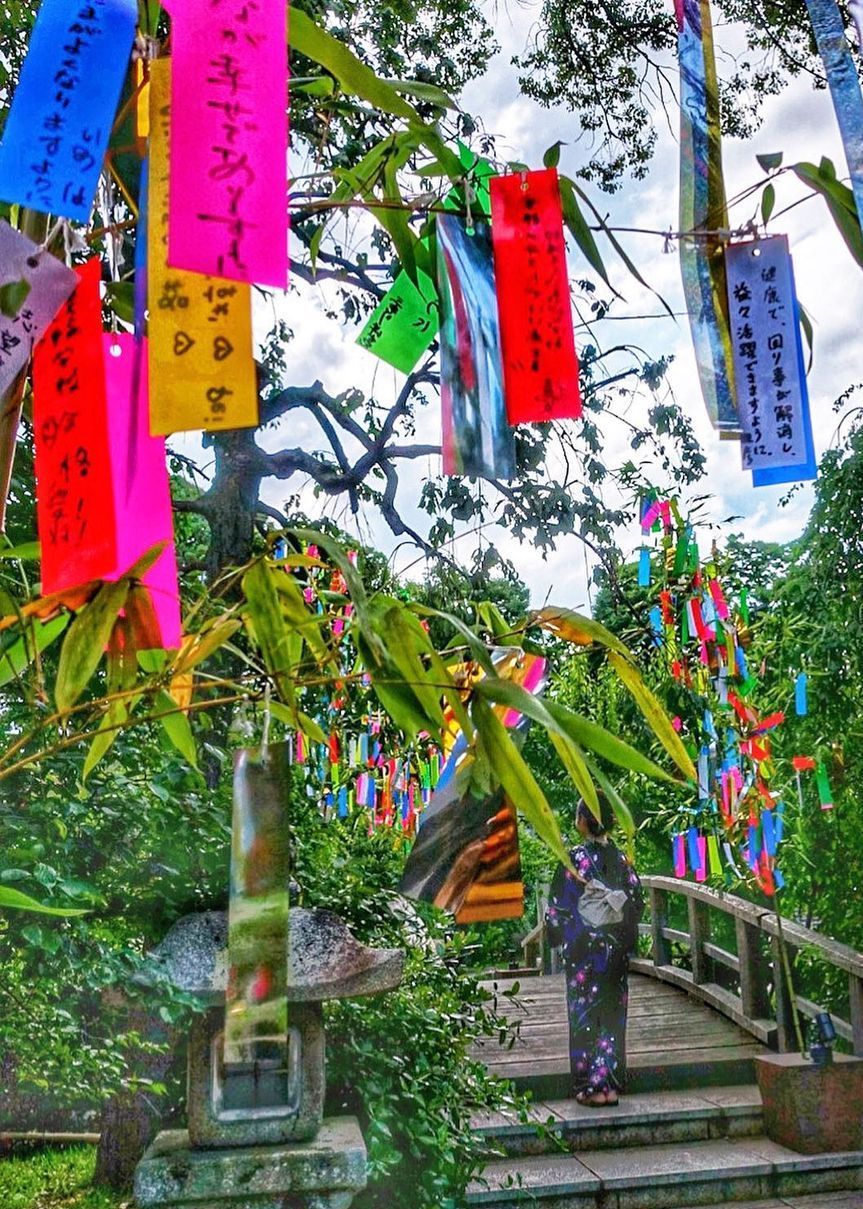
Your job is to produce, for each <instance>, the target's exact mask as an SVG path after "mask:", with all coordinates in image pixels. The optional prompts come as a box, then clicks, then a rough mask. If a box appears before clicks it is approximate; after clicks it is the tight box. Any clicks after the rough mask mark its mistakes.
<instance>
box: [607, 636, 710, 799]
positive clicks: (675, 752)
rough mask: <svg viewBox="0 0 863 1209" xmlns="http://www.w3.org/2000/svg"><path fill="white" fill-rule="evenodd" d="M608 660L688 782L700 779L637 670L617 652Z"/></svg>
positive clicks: (661, 709) (676, 735)
mask: <svg viewBox="0 0 863 1209" xmlns="http://www.w3.org/2000/svg"><path fill="white" fill-rule="evenodd" d="M608 661H609V663H610V664H611V666H612V667H613V668H614V670H615V671H616V672H617V674H618V676H619V677H620V679H621V680H622V681H623V684H624V686H625V687H626V689H627V690H628V691H629V693H630V694H631V696H632V698H633V700H634V701H635V704H636V705H637V706H638V708H639V709H640V710H641V712H642V714H643V715H644V718H645V721H646V722H647V724H648V726H649V727H650V729H651V730H652V731H653V733H654V734H655V735H656V737H657V739H658V740H659V742H660V743H661V744H662V746H663V747H664V748H665V750H666V751H667V752H668V754H669V755H670V756H671V758H672V760H673V761H674V763H675V764H676V765H677V767H678V768H679V769H680V771H681V772H682V773H683V775H684V776H685V777H686V779H687V780H689V781H695V780H697V774H696V772H695V767H694V765H693V763H692V760H691V759H690V758H689V752H688V751H687V750H686V748H685V747H684V746H683V743H682V741H681V738H680V736H679V735H678V733H677V731H676V730H675V729H674V727H673V726H672V725H671V719H670V718H669V716H668V714H667V713H666V712H665V710H664V709H663V708H662V706H661V705H660V704H659V702H658V701H657V699H656V697H654V695H653V693H652V692H651V691H650V689H649V688H648V687H647V685H646V684H645V683H644V681H643V680H642V678H641V676H640V674H639V672H638V669H637V668H635V667H634V666H633V665H632V664H631V663H630V662H629V660H627V659H624V658H622V657H621V656H620V655H618V654H616V652H614V651H610V652H609V655H608Z"/></svg>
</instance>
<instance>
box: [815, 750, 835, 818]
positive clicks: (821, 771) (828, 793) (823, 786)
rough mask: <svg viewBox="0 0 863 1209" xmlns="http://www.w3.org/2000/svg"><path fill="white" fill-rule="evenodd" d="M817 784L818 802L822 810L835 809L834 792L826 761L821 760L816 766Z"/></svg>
mask: <svg viewBox="0 0 863 1209" xmlns="http://www.w3.org/2000/svg"><path fill="white" fill-rule="evenodd" d="M815 784H816V786H817V787H818V800H819V802H820V803H821V809H822V810H832V809H833V790H832V789H831V788H830V778H829V777H828V776H827V769H826V767H825V766H824V761H823V760H819V761H818V763H817V764H816V766H815Z"/></svg>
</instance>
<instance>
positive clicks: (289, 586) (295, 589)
mask: <svg viewBox="0 0 863 1209" xmlns="http://www.w3.org/2000/svg"><path fill="white" fill-rule="evenodd" d="M275 584H276V591H277V592H278V594H279V603H280V605H281V608H282V612H283V613H284V616H285V619H286V621H287V623H288V625H289V626H290V627H292V628H293V629H295V630H296V631H297V633H298V634H299V635H300V637H301V638H303V639H304V640H305V642H306V645H307V646H308V648H309V650H310V651H311V653H312V657H313V658H314V659H315V661H316V662H317V663H319V664H322V665H323V664H329V665H333V666H335V658H334V654H333V651H332V648H331V647H330V645H329V643H328V642H327V640H326V638H325V637H324V635H323V633H322V632H321V631H322V627H325V626H326V627H329V625H330V618H329V617H327V616H326V614H320V613H313V612H312V611H311V609H310V608H309V606H308V605H307V604H306V601H305V597H304V596H303V591H302V588H301V587H300V585H299V584H298V583H297V581H296V579H295V578H294V577H293V575H285V574H282V575H277V576H276V577H275Z"/></svg>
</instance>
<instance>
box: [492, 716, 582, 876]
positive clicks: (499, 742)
mask: <svg viewBox="0 0 863 1209" xmlns="http://www.w3.org/2000/svg"><path fill="white" fill-rule="evenodd" d="M471 714H472V716H473V720H474V723H475V725H476V728H477V731H478V736H479V740H480V742H481V744H482V748H483V750H484V752H485V755H486V757H487V758H488V762H489V764H490V766H491V768H492V769H493V771H494V774H495V776H496V778H497V779H498V780H499V782H500V784H501V786H502V788H503V791H504V793H505V794H506V795H507V797H508V798H509V800H510V802H512V804H513V806H515V807H516V808H517V809H518V810H520V811H521V813H522V814H523V815H524V817H525V818H526V819H527V821H528V823H530V825H531V827H532V828H533V829H534V831H535V832H536V834H537V835H538V836H539V838H540V839H541V840H542V841H543V842H544V843H545V844H546V846H547V847H548V848H549V849H550V851H551V852H552V854H553V855H554V856H556V857H557V859H558V860H560V861H562V862H563V864H564V865H566V866H567V868H572V862H571V861H570V858H569V852H568V851H567V849H566V845H565V844H564V842H563V838H562V836H561V834H560V828H559V827H558V825H557V819H556V818H555V816H554V812H553V810H552V809H551V807H550V806H549V804H548V802H547V801H546V798H545V794H544V793H543V792H542V790H541V789H540V787H539V785H538V784H537V782H536V778H535V777H534V775H533V773H532V772H531V771H530V769H529V768H528V766H527V764H526V763H525V760H524V757H523V756H522V754H521V752H520V751H519V750H518V748H517V747H516V745H515V744H514V743H513V741H512V739H511V738H510V736H509V735H508V734H507V731H506V727H505V726H504V724H503V723H502V722H501V720H500V718H498V716H497V715H496V714H495V712H494V710H493V709H491V707H490V706H488V705H487V704H486V703H485V701H484V700H483V699H482V697H481V696H477V697H476V698H475V699H474V701H473V704H472V709H471Z"/></svg>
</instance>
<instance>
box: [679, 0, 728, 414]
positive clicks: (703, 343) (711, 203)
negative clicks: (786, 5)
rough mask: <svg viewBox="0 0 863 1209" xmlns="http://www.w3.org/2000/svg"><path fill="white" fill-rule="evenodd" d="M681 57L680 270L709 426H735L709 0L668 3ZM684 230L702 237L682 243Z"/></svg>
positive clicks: (724, 215) (724, 217)
mask: <svg viewBox="0 0 863 1209" xmlns="http://www.w3.org/2000/svg"><path fill="white" fill-rule="evenodd" d="M674 7H675V11H676V14H677V26H678V31H679V43H678V47H679V49H678V54H679V60H680V230H681V232H682V233H683V236H684V237H683V238H682V239H681V240H680V241H679V245H680V268H681V274H682V277H683V292H684V296H685V298H686V309H687V311H688V312H689V323H690V327H691V329H692V339H693V343H694V345H695V360H696V364H697V367H698V377H699V380H700V382H701V390H702V394H703V395H704V402H705V405H706V407H707V414H708V416H709V417H710V421H711V423H712V424H713V426H714V427H715V428H718V429H720V430H721V431H722V430H724V431H726V432H728V433H729V434H736V433H737V432H738V431H739V428H740V420H739V417H738V415H737V406H736V401H735V395H734V370H733V366H732V362H731V336H730V329H729V322H728V300H727V296H726V288H725V265H724V262H723V258H722V255H721V247H722V243H721V237H720V236H719V235H717V234H710V232H716V231H719V230H724V229H726V228H727V227H728V211H727V206H726V201H725V182H724V177H723V172H722V136H721V133H720V121H719V87H718V83H717V76H716V62H715V59H714V54H713V25H712V22H711V16H710V3H709V0H674ZM689 232H703V233H704V234H703V235H699V236H697V237H696V238H690V239H687V238H686V235H687V234H688V233H689Z"/></svg>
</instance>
